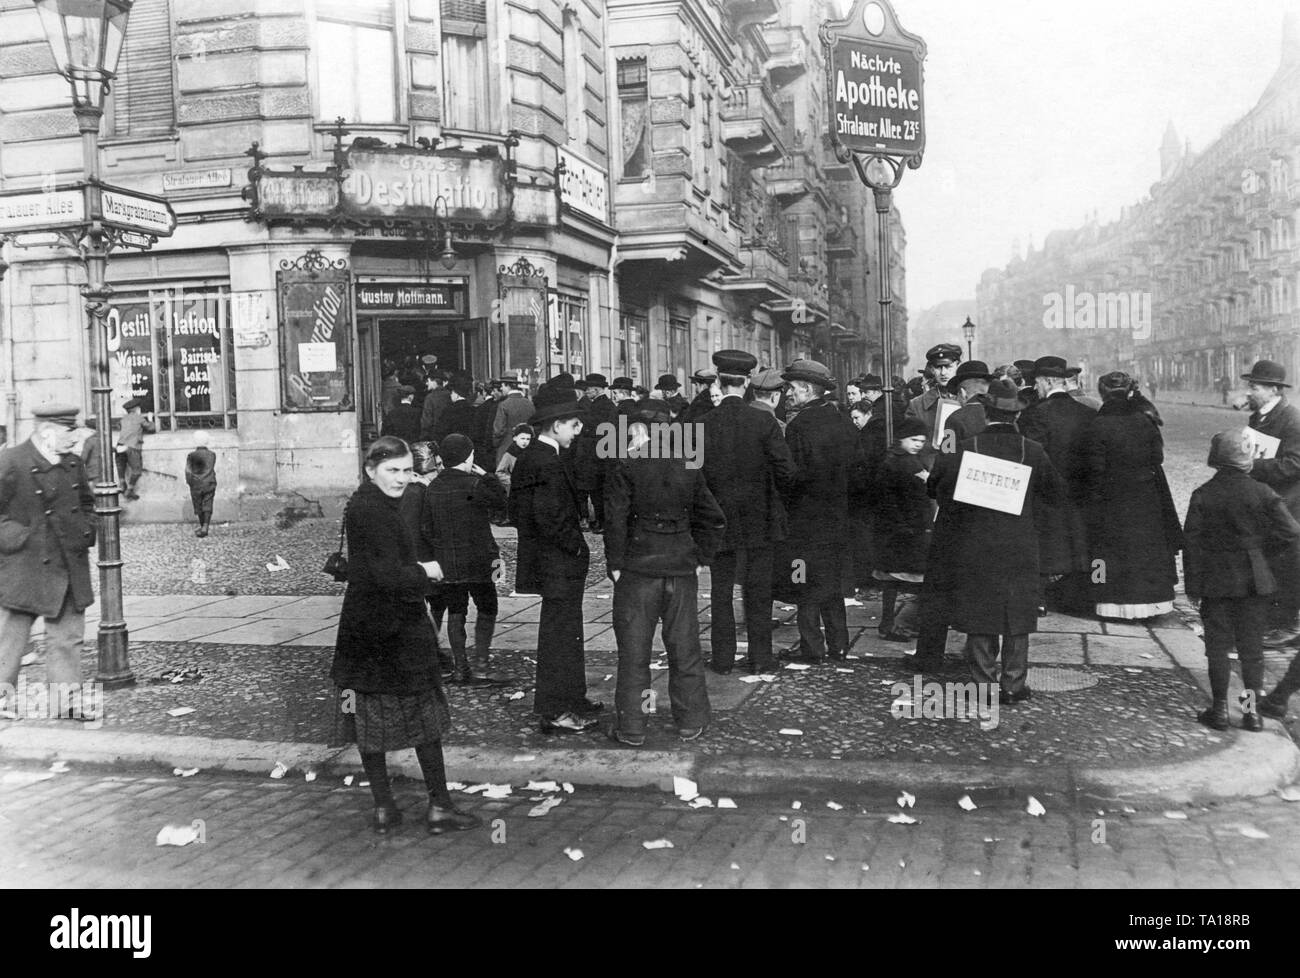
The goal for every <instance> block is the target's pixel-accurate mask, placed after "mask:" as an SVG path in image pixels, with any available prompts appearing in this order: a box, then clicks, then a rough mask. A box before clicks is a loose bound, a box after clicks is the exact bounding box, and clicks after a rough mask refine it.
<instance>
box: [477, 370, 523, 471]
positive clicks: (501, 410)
mask: <svg viewBox="0 0 1300 978" xmlns="http://www.w3.org/2000/svg"><path fill="white" fill-rule="evenodd" d="M501 386H502V388H504V390H505V396H504V397H503V398H502V399H501V403H500V404H499V405H498V406H497V413H496V417H494V418H493V419H492V440H493V442H494V443H495V444H496V456H497V457H496V459H495V460H494V463H493V464H494V465H495V464H496V463H499V462H500V461H501V456H502V455H504V454H505V453H506V451H507V449H509V448H510V442H511V439H513V438H514V430H515V428H517V427H518V426H519V425H521V424H527V423H528V419H529V418H531V417H532V416H533V402H532V401H530V400H529V399H528V398H527V397H525V396H524V391H523V386H522V384H521V383H520V380H519V376H518V375H517V374H502V375H501ZM485 467H486V466H485Z"/></svg>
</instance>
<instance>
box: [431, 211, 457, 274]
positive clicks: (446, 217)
mask: <svg viewBox="0 0 1300 978" xmlns="http://www.w3.org/2000/svg"><path fill="white" fill-rule="evenodd" d="M439 204H441V205H442V214H443V218H442V251H441V252H440V253H439V255H438V260H439V261H441V262H442V267H443V268H445V269H447V271H449V272H450V271H451V270H452V269H453V268H455V267H456V249H455V248H454V247H452V243H451V210H450V207H449V205H448V204H447V198H446V197H444V196H443V195H442V194H439V195H438V196H437V197H436V198H434V201H433V216H434V218H435V219H436V218H437V217H438V205H439Z"/></svg>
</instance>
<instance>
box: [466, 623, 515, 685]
mask: <svg viewBox="0 0 1300 978" xmlns="http://www.w3.org/2000/svg"><path fill="white" fill-rule="evenodd" d="M496 627H497V620H496V619H495V618H489V617H487V616H486V615H484V614H482V613H480V614H479V616H478V620H477V621H476V622H474V657H473V658H472V659H471V660H470V672H471V674H472V675H473V679H474V682H475V683H476V684H481V685H483V686H504V685H506V680H505V679H503V678H501V677H500V676H494V675H492V674H491V673H490V672H488V659H489V655H490V651H491V646H492V635H493V633H494V632H495V631H496Z"/></svg>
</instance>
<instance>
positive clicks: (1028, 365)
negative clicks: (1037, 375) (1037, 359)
mask: <svg viewBox="0 0 1300 978" xmlns="http://www.w3.org/2000/svg"><path fill="white" fill-rule="evenodd" d="M1011 365H1012V366H1013V367H1018V368H1019V369H1020V376H1021V377H1023V378H1024V379H1025V383H1027V384H1032V383H1033V382H1034V361H1033V360H1015V361H1013V362H1012V364H1011Z"/></svg>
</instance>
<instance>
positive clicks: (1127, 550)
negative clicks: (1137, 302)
mask: <svg viewBox="0 0 1300 978" xmlns="http://www.w3.org/2000/svg"><path fill="white" fill-rule="evenodd" d="M1097 387H1098V390H1099V391H1100V392H1101V399H1102V404H1101V410H1100V411H1098V412H1097V414H1096V416H1095V417H1093V418H1092V420H1091V421H1089V422H1088V426H1087V428H1085V429H1084V432H1083V434H1082V436H1081V438H1080V446H1079V452H1078V455H1077V458H1078V460H1079V471H1077V472H1074V473H1072V475H1073V477H1074V479H1075V481H1076V483H1077V484H1078V485H1079V487H1080V489H1081V490H1082V498H1083V499H1084V500H1085V507H1086V515H1087V521H1088V541H1089V545H1090V553H1089V555H1088V556H1089V560H1090V562H1091V578H1092V582H1093V584H1092V587H1093V595H1094V600H1095V602H1096V606H1097V614H1098V616H1100V617H1102V618H1123V619H1139V618H1151V617H1153V616H1155V615H1162V614H1165V613H1167V612H1170V611H1172V610H1173V607H1174V604H1173V602H1174V584H1175V583H1177V581H1178V571H1177V568H1176V567H1175V564H1174V557H1175V555H1176V554H1177V553H1178V551H1180V550H1182V549H1183V531H1182V528H1181V526H1180V525H1179V520H1178V513H1177V511H1176V510H1175V509H1174V500H1173V497H1172V495H1171V494H1170V492H1169V483H1168V481H1167V480H1166V479H1165V472H1164V469H1163V468H1162V464H1163V462H1164V441H1163V439H1162V438H1161V437H1160V429H1159V427H1158V424H1159V421H1158V418H1159V415H1158V414H1153V412H1154V410H1155V409H1154V407H1153V406H1152V405H1151V402H1150V401H1148V400H1147V399H1146V398H1145V397H1143V396H1142V395H1141V393H1139V391H1138V386H1137V383H1136V381H1134V380H1133V378H1132V377H1130V376H1129V375H1128V374H1126V373H1123V372H1122V371H1115V372H1114V373H1109V374H1106V376H1104V377H1102V378H1101V380H1100V381H1099V382H1098V384H1097ZM1098 561H1101V562H1102V563H1098Z"/></svg>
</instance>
